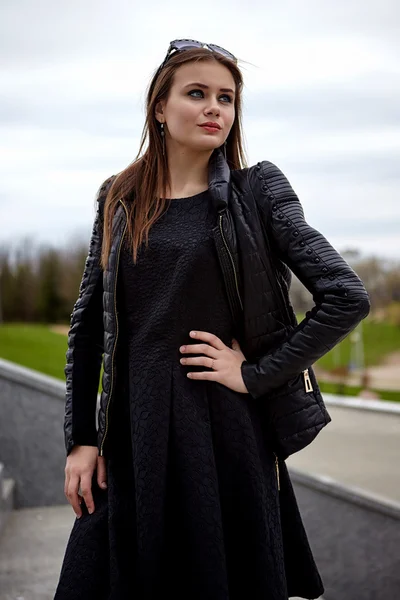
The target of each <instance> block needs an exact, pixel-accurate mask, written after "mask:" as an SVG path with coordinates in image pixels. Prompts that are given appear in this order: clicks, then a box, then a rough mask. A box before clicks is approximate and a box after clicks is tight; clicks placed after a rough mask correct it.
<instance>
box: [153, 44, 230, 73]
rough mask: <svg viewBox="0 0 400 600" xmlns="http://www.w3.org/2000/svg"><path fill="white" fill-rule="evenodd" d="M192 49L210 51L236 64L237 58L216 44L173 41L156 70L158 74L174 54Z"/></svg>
mask: <svg viewBox="0 0 400 600" xmlns="http://www.w3.org/2000/svg"><path fill="white" fill-rule="evenodd" d="M192 48H206V49H207V50H210V52H217V53H218V54H222V56H225V57H226V58H229V59H230V60H233V61H234V62H235V63H237V58H236V57H235V56H234V55H233V54H232V53H231V52H229V51H228V50H225V48H221V46H217V45H216V44H204V43H203V42H198V41H197V40H174V41H173V42H171V43H170V45H169V48H168V51H167V55H166V57H165V58H164V60H163V62H162V64H161V66H160V67H159V69H158V72H160V71H161V69H162V68H163V67H164V65H165V63H166V62H167V61H168V59H169V58H170V57H171V56H172V55H173V54H175V52H182V51H184V50H191V49H192Z"/></svg>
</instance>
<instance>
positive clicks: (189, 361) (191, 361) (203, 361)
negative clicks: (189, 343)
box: [180, 356, 217, 369]
mask: <svg viewBox="0 0 400 600" xmlns="http://www.w3.org/2000/svg"><path fill="white" fill-rule="evenodd" d="M180 363H181V364H182V365H188V366H189V365H201V366H203V367H208V368H209V369H213V368H215V366H216V364H217V360H216V359H215V358H208V357H207V356H194V357H193V358H181V359H180Z"/></svg>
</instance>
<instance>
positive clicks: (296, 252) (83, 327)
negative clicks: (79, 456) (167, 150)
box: [64, 150, 370, 455]
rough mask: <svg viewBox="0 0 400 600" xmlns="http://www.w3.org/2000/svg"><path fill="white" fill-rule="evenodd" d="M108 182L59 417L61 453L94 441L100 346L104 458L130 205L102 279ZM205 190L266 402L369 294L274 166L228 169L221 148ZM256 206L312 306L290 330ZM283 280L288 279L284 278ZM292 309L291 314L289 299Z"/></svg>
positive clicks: (283, 265)
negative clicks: (120, 268)
mask: <svg viewBox="0 0 400 600" xmlns="http://www.w3.org/2000/svg"><path fill="white" fill-rule="evenodd" d="M113 180H114V176H113V177H111V178H109V179H108V180H107V181H106V182H105V183H104V185H103V186H102V188H101V190H100V193H99V195H98V200H99V211H98V217H96V222H95V226H94V231H93V235H92V239H91V242H90V246H91V249H90V252H89V256H88V259H87V268H86V269H85V273H84V276H83V279H82V285H81V291H80V297H79V298H78V300H77V302H76V304H75V307H74V311H73V313H72V315H71V316H72V318H71V329H70V334H69V338H68V352H67V363H68V364H67V367H66V376H67V394H66V407H65V420H64V432H65V446H66V451H67V455H68V454H69V453H70V452H71V450H72V448H73V446H74V445H75V444H77V443H80V444H89V445H92V444H93V445H94V439H93V438H94V431H93V421H94V406H95V402H96V391H97V384H98V377H99V374H100V359H101V354H102V352H103V351H104V363H103V364H104V373H103V380H102V393H101V402H100V410H99V414H98V431H97V445H98V447H99V451H100V454H102V455H106V454H107V433H108V416H109V405H110V402H111V400H112V396H113V392H114V388H115V386H116V385H117V377H116V369H115V356H116V350H117V345H118V344H117V342H118V329H117V315H116V294H115V289H116V278H117V272H118V265H119V254H120V249H121V243H122V240H123V239H124V234H125V232H126V214H125V211H126V212H127V209H126V206H125V202H131V201H134V194H133V198H131V199H129V200H127V199H125V200H124V201H122V200H121V203H120V205H119V207H118V209H117V211H116V214H115V217H114V221H113V225H112V232H113V238H112V245H111V251H110V257H109V261H108V265H107V268H106V270H105V272H104V274H103V282H102V283H103V285H101V281H99V280H100V278H101V269H100V267H99V256H100V252H101V242H102V228H101V220H102V213H103V211H104V204H105V199H106V195H107V190H108V189H109V187H110V185H111V184H112V182H113ZM209 192H210V196H211V199H212V204H213V206H214V208H215V210H216V211H217V212H218V215H217V218H216V221H215V224H214V227H213V235H214V243H215V248H216V251H217V254H218V258H219V263H220V266H221V278H222V279H223V280H224V282H225V287H226V290H227V297H228V299H229V302H230V306H231V305H232V302H234V300H235V299H234V298H233V297H232V295H233V294H236V295H237V298H236V302H237V303H239V304H240V306H242V307H243V318H242V319H241V322H240V323H236V325H237V327H238V338H239V341H240V343H241V346H242V349H243V352H244V355H245V356H246V358H247V360H246V361H244V362H243V365H242V376H243V379H244V382H245V385H246V387H247V389H248V391H249V394H250V395H251V396H252V398H253V399H259V400H260V399H261V400H262V401H263V398H262V396H263V395H264V394H265V393H266V392H267V391H268V390H269V391H273V390H277V388H279V387H280V386H282V385H284V384H285V383H288V382H290V380H293V378H296V377H297V376H298V375H299V374H300V371H302V370H304V369H305V368H309V367H310V366H311V364H312V363H313V362H315V360H317V359H318V358H320V357H321V356H323V355H324V354H325V353H326V352H328V351H329V349H331V348H332V347H334V345H335V344H337V343H338V342H339V341H340V340H341V339H343V338H344V337H345V336H346V335H348V333H349V332H350V331H351V330H352V329H354V327H355V326H356V325H357V324H358V323H359V322H360V321H361V320H362V319H363V318H364V317H365V316H366V315H367V314H368V312H369V308H370V303H369V296H368V293H367V291H366V290H365V288H364V286H363V283H362V281H361V280H360V279H359V277H358V276H357V275H356V273H355V272H354V271H353V270H352V269H351V268H350V266H349V265H348V264H347V263H346V261H345V260H344V259H343V258H342V257H341V256H340V255H339V254H338V252H336V250H335V249H334V248H333V247H332V246H331V245H330V244H329V242H328V241H327V240H326V239H325V238H324V237H323V236H322V234H320V233H319V232H317V231H316V230H315V229H313V228H312V227H311V226H310V225H308V223H307V222H306V221H305V220H304V219H303V216H302V215H301V214H300V213H299V209H300V211H301V206H300V202H299V200H298V198H297V196H296V194H295V193H294V191H293V190H292V188H291V186H290V183H289V182H288V180H287V179H286V177H285V176H284V175H283V173H282V172H281V171H280V170H279V169H278V168H277V167H276V166H275V165H273V164H272V163H270V162H268V161H263V162H262V163H258V164H257V165H256V166H253V167H250V168H248V169H239V170H235V171H230V169H229V166H228V164H227V162H226V160H225V159H224V157H223V155H222V153H221V152H220V151H219V150H216V151H214V152H213V154H212V156H211V158H210V163H209ZM256 203H257V204H259V206H260V208H261V210H262V212H263V214H264V215H265V225H266V228H267V230H268V232H269V234H270V236H271V242H272V246H274V247H275V253H274V258H276V260H277V264H278V267H279V269H278V272H279V273H283V274H284V273H285V272H287V268H288V266H289V267H290V268H291V269H293V271H294V272H295V273H296V274H297V275H298V277H300V279H301V281H302V282H303V283H304V285H305V286H306V287H307V288H308V289H309V290H310V292H311V293H312V294H313V297H314V300H315V303H316V304H315V307H314V308H313V310H312V311H309V312H308V313H307V314H306V317H305V319H304V320H303V321H302V322H301V323H300V324H297V321H296V320H295V316H294V315H293V318H294V321H293V322H294V323H295V325H296V326H295V328H294V329H293V322H292V321H291V322H290V323H288V322H287V318H286V315H285V314H284V312H283V311H282V309H281V307H280V305H279V303H278V302H277V299H276V298H275V296H274V293H273V289H272V285H271V281H272V280H273V278H274V277H275V274H274V273H272V272H271V270H270V269H268V267H267V265H266V262H265V260H263V252H265V248H264V243H263V233H262V231H261V230H260V227H259V223H258V218H256V215H257V206H256ZM278 205H281V207H282V208H283V211H282V212H279V214H277V217H276V218H275V217H273V216H272V213H273V212H274V211H275V212H276V211H277V209H278ZM292 208H293V209H296V210H295V213H296V215H297V216H296V217H295V220H293V221H292V220H291V219H285V218H284V215H285V213H286V212H287V211H288V210H290V211H291V210H292ZM287 214H289V213H287ZM291 214H292V212H290V215H291ZM279 215H281V216H279ZM278 253H279V256H278ZM280 280H281V281H282V284H283V285H285V283H284V281H285V279H284V277H280ZM236 302H234V303H235V304H236ZM289 310H290V311H291V312H292V313H293V308H292V307H291V305H290V304H289ZM101 338H102V339H101ZM287 340H288V341H287ZM297 422H298V429H299V431H303V432H304V431H305V430H306V429H307V427H309V426H310V425H313V424H312V423H311V424H310V419H309V414H308V413H307V411H300V412H299V413H298V415H297ZM288 435H293V432H288Z"/></svg>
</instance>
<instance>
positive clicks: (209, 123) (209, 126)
mask: <svg viewBox="0 0 400 600" xmlns="http://www.w3.org/2000/svg"><path fill="white" fill-rule="evenodd" d="M200 127H206V128H207V129H218V130H220V129H221V125H219V124H218V123H214V122H212V121H207V123H202V124H201V125H200Z"/></svg>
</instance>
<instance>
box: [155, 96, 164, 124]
mask: <svg viewBox="0 0 400 600" xmlns="http://www.w3.org/2000/svg"><path fill="white" fill-rule="evenodd" d="M154 112H155V117H156V119H157V121H159V122H160V123H164V122H165V117H164V101H163V100H160V101H159V102H157V104H156V107H155V110H154Z"/></svg>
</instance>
